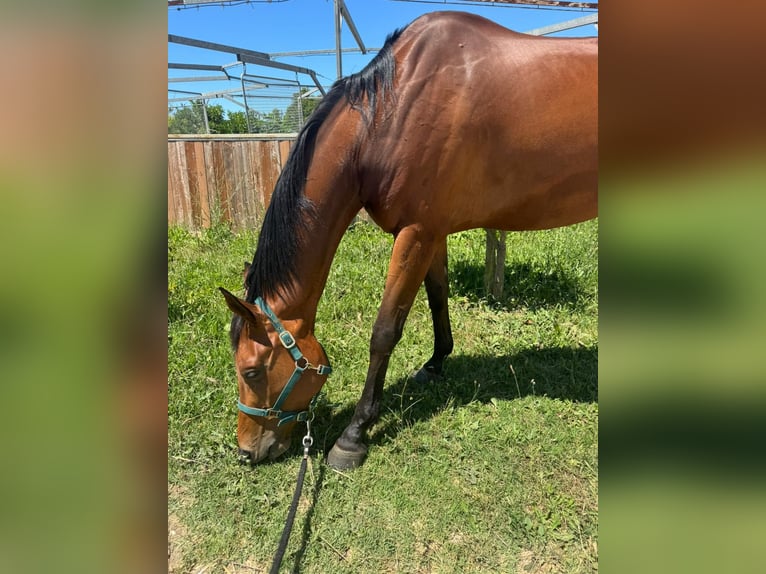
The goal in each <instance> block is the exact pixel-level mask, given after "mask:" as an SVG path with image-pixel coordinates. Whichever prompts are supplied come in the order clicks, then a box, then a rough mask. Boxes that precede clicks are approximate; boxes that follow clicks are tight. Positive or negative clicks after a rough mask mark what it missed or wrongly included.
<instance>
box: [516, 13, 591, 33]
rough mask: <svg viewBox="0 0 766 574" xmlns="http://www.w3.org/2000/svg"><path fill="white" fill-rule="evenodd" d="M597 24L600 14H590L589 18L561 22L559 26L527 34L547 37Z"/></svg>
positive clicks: (543, 28)
mask: <svg viewBox="0 0 766 574" xmlns="http://www.w3.org/2000/svg"><path fill="white" fill-rule="evenodd" d="M596 22H598V14H588V15H587V16H581V17H579V18H575V19H574V20H567V21H566V22H559V23H558V24H551V25H550V26H543V27H542V28H535V29H534V30H529V31H528V32H525V34H531V35H532V36H545V35H546V34H553V33H554V32H561V31H562V30H571V29H572V28H579V27H580V26H587V25H588V24H595V23H596Z"/></svg>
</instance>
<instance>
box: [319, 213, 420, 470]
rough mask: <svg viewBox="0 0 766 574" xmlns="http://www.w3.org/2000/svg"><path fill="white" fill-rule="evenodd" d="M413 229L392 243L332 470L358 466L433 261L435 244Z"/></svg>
mask: <svg viewBox="0 0 766 574" xmlns="http://www.w3.org/2000/svg"><path fill="white" fill-rule="evenodd" d="M423 235H424V234H423V232H422V231H421V230H419V229H417V228H415V227H406V228H404V229H403V230H401V231H400V232H399V234H398V235H397V237H396V240H395V241H394V249H393V253H392V255H391V261H390V263H389V267H388V277H387V278H386V287H385V290H384V291H383V300H382V301H381V304H380V310H379V311H378V317H377V319H376V320H375V325H374V327H373V330H372V337H371V339H370V366H369V368H368V370H367V379H366V381H365V383H364V390H363V391H362V397H361V399H360V400H359V402H358V403H357V405H356V410H355V411H354V416H353V417H352V418H351V423H350V424H349V425H348V426H347V427H346V429H345V430H344V431H343V434H342V435H341V436H340V438H338V440H337V441H336V442H335V445H334V446H333V447H332V449H331V450H330V453H329V454H328V455H327V463H328V464H329V465H330V466H333V467H335V468H353V467H356V466H359V465H360V464H361V463H362V461H363V460H364V457H365V455H366V454H367V446H366V445H365V444H364V442H363V440H364V435H365V432H366V431H367V429H368V428H369V427H370V425H372V424H373V423H374V422H375V421H376V420H377V418H378V414H379V413H380V399H381V396H382V394H383V383H384V382H385V379H386V370H387V369H388V361H389V359H390V357H391V353H392V352H393V350H394V347H395V346H396V344H397V343H398V342H399V339H401V337H402V330H403V328H404V322H405V320H406V319H407V314H408V313H409V311H410V309H411V308H412V303H413V301H414V300H415V295H416V294H417V292H418V288H419V287H420V284H421V283H422V282H423V279H424V278H425V276H426V273H427V271H428V270H429V266H430V265H431V262H432V260H433V258H434V251H435V243H434V241H433V239H432V238H425V237H423Z"/></svg>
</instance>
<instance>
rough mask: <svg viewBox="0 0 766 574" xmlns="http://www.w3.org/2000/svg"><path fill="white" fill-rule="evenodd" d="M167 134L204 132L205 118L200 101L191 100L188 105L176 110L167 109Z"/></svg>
mask: <svg viewBox="0 0 766 574" xmlns="http://www.w3.org/2000/svg"><path fill="white" fill-rule="evenodd" d="M168 133H169V134H202V133H205V118H204V116H203V110H202V102H200V101H192V102H189V105H188V106H184V107H183V108H179V109H176V110H174V111H173V110H168Z"/></svg>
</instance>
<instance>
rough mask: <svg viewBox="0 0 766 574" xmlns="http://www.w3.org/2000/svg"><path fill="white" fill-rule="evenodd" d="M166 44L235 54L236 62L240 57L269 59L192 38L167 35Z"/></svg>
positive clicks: (252, 52) (243, 50) (261, 55)
mask: <svg viewBox="0 0 766 574" xmlns="http://www.w3.org/2000/svg"><path fill="white" fill-rule="evenodd" d="M168 42H171V43H173V44H182V45H184V46H192V47H194V48H205V49H206V50H215V51H217V52H226V53H228V54H236V55H237V59H238V60H241V59H242V58H240V56H252V57H255V58H261V59H263V60H268V59H269V55H268V54H267V53H266V52H258V51H257V50H247V49H245V48H235V47H234V46H227V45H226V44H217V43H215V42H206V41H205V40H195V39H194V38H186V37H184V36H176V35H175V34H168Z"/></svg>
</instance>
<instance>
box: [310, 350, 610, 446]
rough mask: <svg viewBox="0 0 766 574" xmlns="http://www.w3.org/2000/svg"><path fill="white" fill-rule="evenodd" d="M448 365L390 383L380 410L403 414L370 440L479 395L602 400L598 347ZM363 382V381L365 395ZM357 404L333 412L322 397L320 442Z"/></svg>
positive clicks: (481, 398)
mask: <svg viewBox="0 0 766 574" xmlns="http://www.w3.org/2000/svg"><path fill="white" fill-rule="evenodd" d="M511 366H513V370H511ZM444 370H445V374H444V376H443V377H441V378H439V379H436V380H433V381H430V382H428V383H417V382H416V381H415V380H413V379H412V378H411V377H402V378H400V379H399V380H397V381H396V382H394V383H393V384H389V385H387V386H386V387H385V389H384V390H383V398H382V404H381V411H380V412H381V413H382V414H384V413H388V412H394V413H399V414H400V415H401V416H400V417H399V418H397V417H390V418H391V419H392V420H390V422H388V423H386V424H384V425H383V426H382V427H381V426H378V427H376V429H375V432H374V434H373V435H372V436H371V437H370V438H369V441H368V443H369V444H372V445H376V444H377V445H379V444H382V443H384V442H388V441H390V440H392V439H393V438H395V436H396V435H397V433H398V429H399V428H401V427H402V421H403V420H404V421H406V422H407V423H408V424H412V423H414V422H417V421H421V420H428V419H430V418H431V417H433V416H434V415H436V414H437V413H439V412H440V411H441V410H442V409H444V407H445V406H447V405H448V404H452V405H454V406H456V407H460V406H462V405H467V404H469V403H471V402H474V401H478V402H481V403H488V402H490V401H491V400H492V399H495V400H501V401H502V400H514V399H518V398H521V397H525V396H528V395H538V396H545V397H548V398H553V399H563V400H569V401H575V402H597V401H598V349H597V348H580V349H572V348H568V347H562V348H551V349H539V350H538V349H529V350H524V351H521V352H520V353H517V354H515V355H502V356H497V357H487V356H485V355H481V356H472V355H458V356H454V357H449V358H448V359H447V360H446V362H445V364H444ZM514 373H515V377H514ZM362 386H363V385H362V382H361V381H360V385H359V394H360V396H361V392H362ZM355 408H356V404H352V405H347V406H345V407H344V408H342V409H340V410H338V411H335V412H334V413H333V412H332V411H331V407H330V405H326V404H323V403H321V402H320V405H319V406H318V407H317V417H316V422H315V425H314V426H315V428H323V429H324V430H325V433H323V434H324V440H323V441H321V442H323V444H320V445H318V446H319V447H320V448H324V449H325V454H326V452H327V451H328V450H329V449H330V448H331V447H332V445H333V444H334V442H335V440H336V439H337V438H338V437H339V436H340V434H341V433H342V432H343V429H344V428H345V427H346V426H347V425H348V423H349V422H351V417H352V415H353V414H354V409H355Z"/></svg>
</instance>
